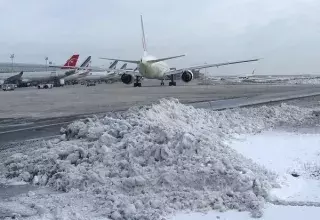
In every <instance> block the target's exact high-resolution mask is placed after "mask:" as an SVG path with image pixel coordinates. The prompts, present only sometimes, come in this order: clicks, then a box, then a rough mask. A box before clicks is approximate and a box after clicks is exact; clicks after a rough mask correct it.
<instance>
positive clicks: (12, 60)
mask: <svg viewBox="0 0 320 220" xmlns="http://www.w3.org/2000/svg"><path fill="white" fill-rule="evenodd" d="M14 57H15V56H14V53H13V54H10V59H11V71H12V72H13V62H14Z"/></svg>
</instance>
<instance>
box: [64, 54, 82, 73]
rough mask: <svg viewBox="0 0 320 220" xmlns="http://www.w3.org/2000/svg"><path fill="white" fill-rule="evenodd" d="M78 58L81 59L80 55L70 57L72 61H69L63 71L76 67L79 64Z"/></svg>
mask: <svg viewBox="0 0 320 220" xmlns="http://www.w3.org/2000/svg"><path fill="white" fill-rule="evenodd" d="M78 58H79V54H74V55H72V57H70V59H69V60H67V62H66V63H65V64H64V65H63V66H65V67H62V68H61V69H68V67H74V66H76V65H77V62H78Z"/></svg>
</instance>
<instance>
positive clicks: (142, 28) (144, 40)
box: [140, 15, 148, 56]
mask: <svg viewBox="0 0 320 220" xmlns="http://www.w3.org/2000/svg"><path fill="white" fill-rule="evenodd" d="M140 22H141V32H142V47H143V55H144V56H146V55H147V54H148V52H147V42H146V36H145V34H144V26H143V18H142V15H140Z"/></svg>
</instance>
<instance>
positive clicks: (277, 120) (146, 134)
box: [5, 99, 315, 219]
mask: <svg viewBox="0 0 320 220" xmlns="http://www.w3.org/2000/svg"><path fill="white" fill-rule="evenodd" d="M310 117H315V116H312V114H311V110H308V109H303V108H298V107H294V106H288V105H285V104H283V105H280V106H272V107H267V106H263V107H258V108H248V109H235V110H225V111H220V112H214V111H210V110H205V109H195V108H193V107H191V106H186V105H183V104H180V103H179V102H178V101H177V100H174V99H170V100H165V99H164V100H161V101H160V102H159V103H158V104H154V105H152V106H147V107H134V108H131V109H130V110H128V111H127V112H125V113H123V114H121V115H120V114H118V115H117V116H114V117H108V116H106V117H105V118H102V119H98V118H88V119H85V120H80V121H75V122H73V123H72V124H70V125H69V126H68V127H67V128H66V129H65V130H63V131H64V134H63V135H62V136H61V138H60V140H54V141H47V142H43V147H42V148H40V149H37V150H35V151H31V152H26V153H25V154H21V153H18V154H14V155H12V156H11V157H9V158H8V159H7V160H6V161H5V166H6V169H7V170H6V173H5V175H6V176H7V178H16V179H21V180H24V181H26V182H30V183H32V184H35V185H46V186H51V187H53V188H55V189H56V190H60V191H64V192H69V193H70V192H73V191H74V190H77V192H78V191H80V192H85V193H86V194H88V195H90V196H94V197H96V200H99V201H102V202H101V205H99V206H97V207H95V208H96V211H97V210H98V211H97V212H98V213H100V215H102V216H107V217H109V218H112V219H123V218H129V217H130V219H159V218H160V217H161V216H163V215H166V214H169V213H174V212H176V211H177V210H210V209H217V210H221V211H224V210H227V209H237V210H247V211H250V212H251V213H252V214H253V216H256V217H258V216H261V215H262V207H263V204H264V201H265V199H266V198H267V197H268V191H269V189H270V188H272V187H273V186H275V185H274V184H275V176H274V175H273V174H272V173H270V172H268V171H266V170H265V169H263V168H262V167H260V166H258V165H256V164H254V163H253V162H252V161H251V160H249V159H246V158H244V157H243V156H241V155H240V154H238V153H237V152H236V151H235V150H233V149H232V148H230V147H229V146H228V145H227V144H226V142H227V141H226V140H228V139H230V138H232V137H236V136H237V134H243V133H253V132H259V131H261V130H263V129H267V128H271V127H274V126H278V125H284V124H288V125H296V124H301V123H304V121H305V120H307V119H309V118H310ZM59 204H60V203H58V205H59ZM62 204H63V200H62ZM68 204H69V203H68ZM99 204H100V203H99Z"/></svg>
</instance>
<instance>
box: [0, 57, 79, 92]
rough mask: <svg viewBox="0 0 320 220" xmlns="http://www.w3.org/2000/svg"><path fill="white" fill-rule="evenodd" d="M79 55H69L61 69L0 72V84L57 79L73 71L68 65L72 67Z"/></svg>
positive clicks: (20, 83)
mask: <svg viewBox="0 0 320 220" xmlns="http://www.w3.org/2000/svg"><path fill="white" fill-rule="evenodd" d="M78 58H79V55H78V54H75V55H73V56H71V57H70V58H69V59H68V60H67V61H66V63H65V64H64V65H63V66H61V70H58V71H41V72H26V71H21V72H20V73H19V74H17V73H0V85H1V84H4V83H12V84H17V85H18V86H23V85H27V84H31V83H41V82H47V81H52V80H59V79H62V78H64V77H66V76H69V75H72V74H74V73H75V71H74V70H70V68H69V67H72V66H73V67H74V66H75V65H76V64H77V62H78Z"/></svg>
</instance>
